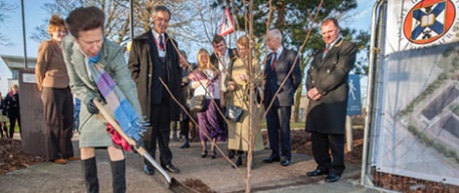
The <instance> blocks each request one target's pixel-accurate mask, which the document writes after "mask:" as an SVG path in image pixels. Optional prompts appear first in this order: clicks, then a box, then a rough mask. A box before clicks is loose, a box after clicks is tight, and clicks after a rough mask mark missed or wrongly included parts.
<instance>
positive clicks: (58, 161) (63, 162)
mask: <svg viewBox="0 0 459 193" xmlns="http://www.w3.org/2000/svg"><path fill="white" fill-rule="evenodd" d="M53 163H55V164H66V163H67V161H65V159H62V158H59V159H55V160H53Z"/></svg>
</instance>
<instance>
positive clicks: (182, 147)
mask: <svg viewBox="0 0 459 193" xmlns="http://www.w3.org/2000/svg"><path fill="white" fill-rule="evenodd" d="M180 148H181V149H185V148H190V143H188V142H185V143H184V144H183V145H182V146H181V147H180Z"/></svg>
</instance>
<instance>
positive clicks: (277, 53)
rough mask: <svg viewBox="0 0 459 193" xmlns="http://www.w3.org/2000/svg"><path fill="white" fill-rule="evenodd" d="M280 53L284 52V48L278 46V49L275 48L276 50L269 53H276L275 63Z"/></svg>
mask: <svg viewBox="0 0 459 193" xmlns="http://www.w3.org/2000/svg"><path fill="white" fill-rule="evenodd" d="M282 51H284V47H283V46H280V47H279V48H277V50H272V51H271V53H272V54H274V52H276V61H277V60H278V59H279V56H280V55H281V53H282ZM271 58H272V59H271V63H272V62H273V60H274V58H273V57H271Z"/></svg>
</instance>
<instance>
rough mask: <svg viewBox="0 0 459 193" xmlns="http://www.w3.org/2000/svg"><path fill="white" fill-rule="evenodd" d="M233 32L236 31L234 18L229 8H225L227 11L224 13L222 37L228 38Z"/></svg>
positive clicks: (221, 27)
mask: <svg viewBox="0 0 459 193" xmlns="http://www.w3.org/2000/svg"><path fill="white" fill-rule="evenodd" d="M233 31H234V22H233V17H231V14H230V12H229V10H228V8H225V11H224V12H223V19H222V25H221V26H220V35H221V36H226V35H228V34H230V33H231V32H233Z"/></svg>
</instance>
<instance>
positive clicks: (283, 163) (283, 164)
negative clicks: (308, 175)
mask: <svg viewBox="0 0 459 193" xmlns="http://www.w3.org/2000/svg"><path fill="white" fill-rule="evenodd" d="M280 165H281V166H289V165H290V160H288V159H284V160H282V161H281V162H280Z"/></svg>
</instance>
